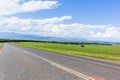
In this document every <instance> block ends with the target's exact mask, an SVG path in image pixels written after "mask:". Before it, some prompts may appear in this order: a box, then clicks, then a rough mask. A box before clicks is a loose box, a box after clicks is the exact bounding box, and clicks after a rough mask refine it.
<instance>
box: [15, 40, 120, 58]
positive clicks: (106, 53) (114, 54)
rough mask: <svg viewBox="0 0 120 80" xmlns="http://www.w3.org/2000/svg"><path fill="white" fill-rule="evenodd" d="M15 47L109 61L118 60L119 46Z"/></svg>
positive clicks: (29, 44) (41, 44) (27, 44)
mask: <svg viewBox="0 0 120 80" xmlns="http://www.w3.org/2000/svg"><path fill="white" fill-rule="evenodd" d="M14 44H15V45H17V46H24V47H28V48H34V49H39V50H45V51H51V52H57V53H61V54H70V55H76V56H87V57H94V58H102V59H109V60H120V45H100V44H71V43H50V42H49V43H48V42H16V43H14Z"/></svg>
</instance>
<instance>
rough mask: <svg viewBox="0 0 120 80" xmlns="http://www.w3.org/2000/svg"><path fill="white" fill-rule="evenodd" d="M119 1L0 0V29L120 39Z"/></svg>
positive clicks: (106, 39)
mask: <svg viewBox="0 0 120 80" xmlns="http://www.w3.org/2000/svg"><path fill="white" fill-rule="evenodd" d="M119 4H120V0H74V1H73V0H69V1H68V0H0V32H15V33H20V34H33V35H38V36H52V37H69V38H82V39H87V40H99V41H112V42H120V22H119V21H120V5H119Z"/></svg>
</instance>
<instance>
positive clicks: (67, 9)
mask: <svg viewBox="0 0 120 80" xmlns="http://www.w3.org/2000/svg"><path fill="white" fill-rule="evenodd" d="M58 1H59V3H60V4H61V5H60V6H59V7H57V8H56V9H52V10H40V11H39V10H38V11H35V12H27V13H22V14H21V13H19V14H16V15H15V16H18V17H20V18H48V17H56V16H58V17H61V16H64V15H70V16H72V17H73V19H72V20H70V21H69V22H79V23H83V24H113V25H118V26H120V22H119V21H120V17H119V14H120V0H74V1H71V0H70V1H68V0H58Z"/></svg>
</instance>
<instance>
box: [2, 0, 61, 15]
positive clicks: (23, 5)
mask: <svg viewBox="0 0 120 80" xmlns="http://www.w3.org/2000/svg"><path fill="white" fill-rule="evenodd" d="M58 5H59V3H58V1H42V0H29V1H28V2H26V1H25V0H0V16H4V15H12V14H15V13H23V12H31V11H36V10H45V9H53V8H55V7H56V6H58Z"/></svg>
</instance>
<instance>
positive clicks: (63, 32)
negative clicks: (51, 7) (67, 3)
mask: <svg viewBox="0 0 120 80" xmlns="http://www.w3.org/2000/svg"><path fill="white" fill-rule="evenodd" d="M69 19H71V16H63V17H53V18H46V19H20V18H17V17H11V18H0V32H1V31H4V32H16V33H22V34H35V35H40V36H41V35H42V36H59V37H77V38H85V39H89V40H102V41H119V40H120V27H117V26H113V25H86V24H80V23H72V24H63V23H62V22H64V21H65V20H69Z"/></svg>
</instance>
